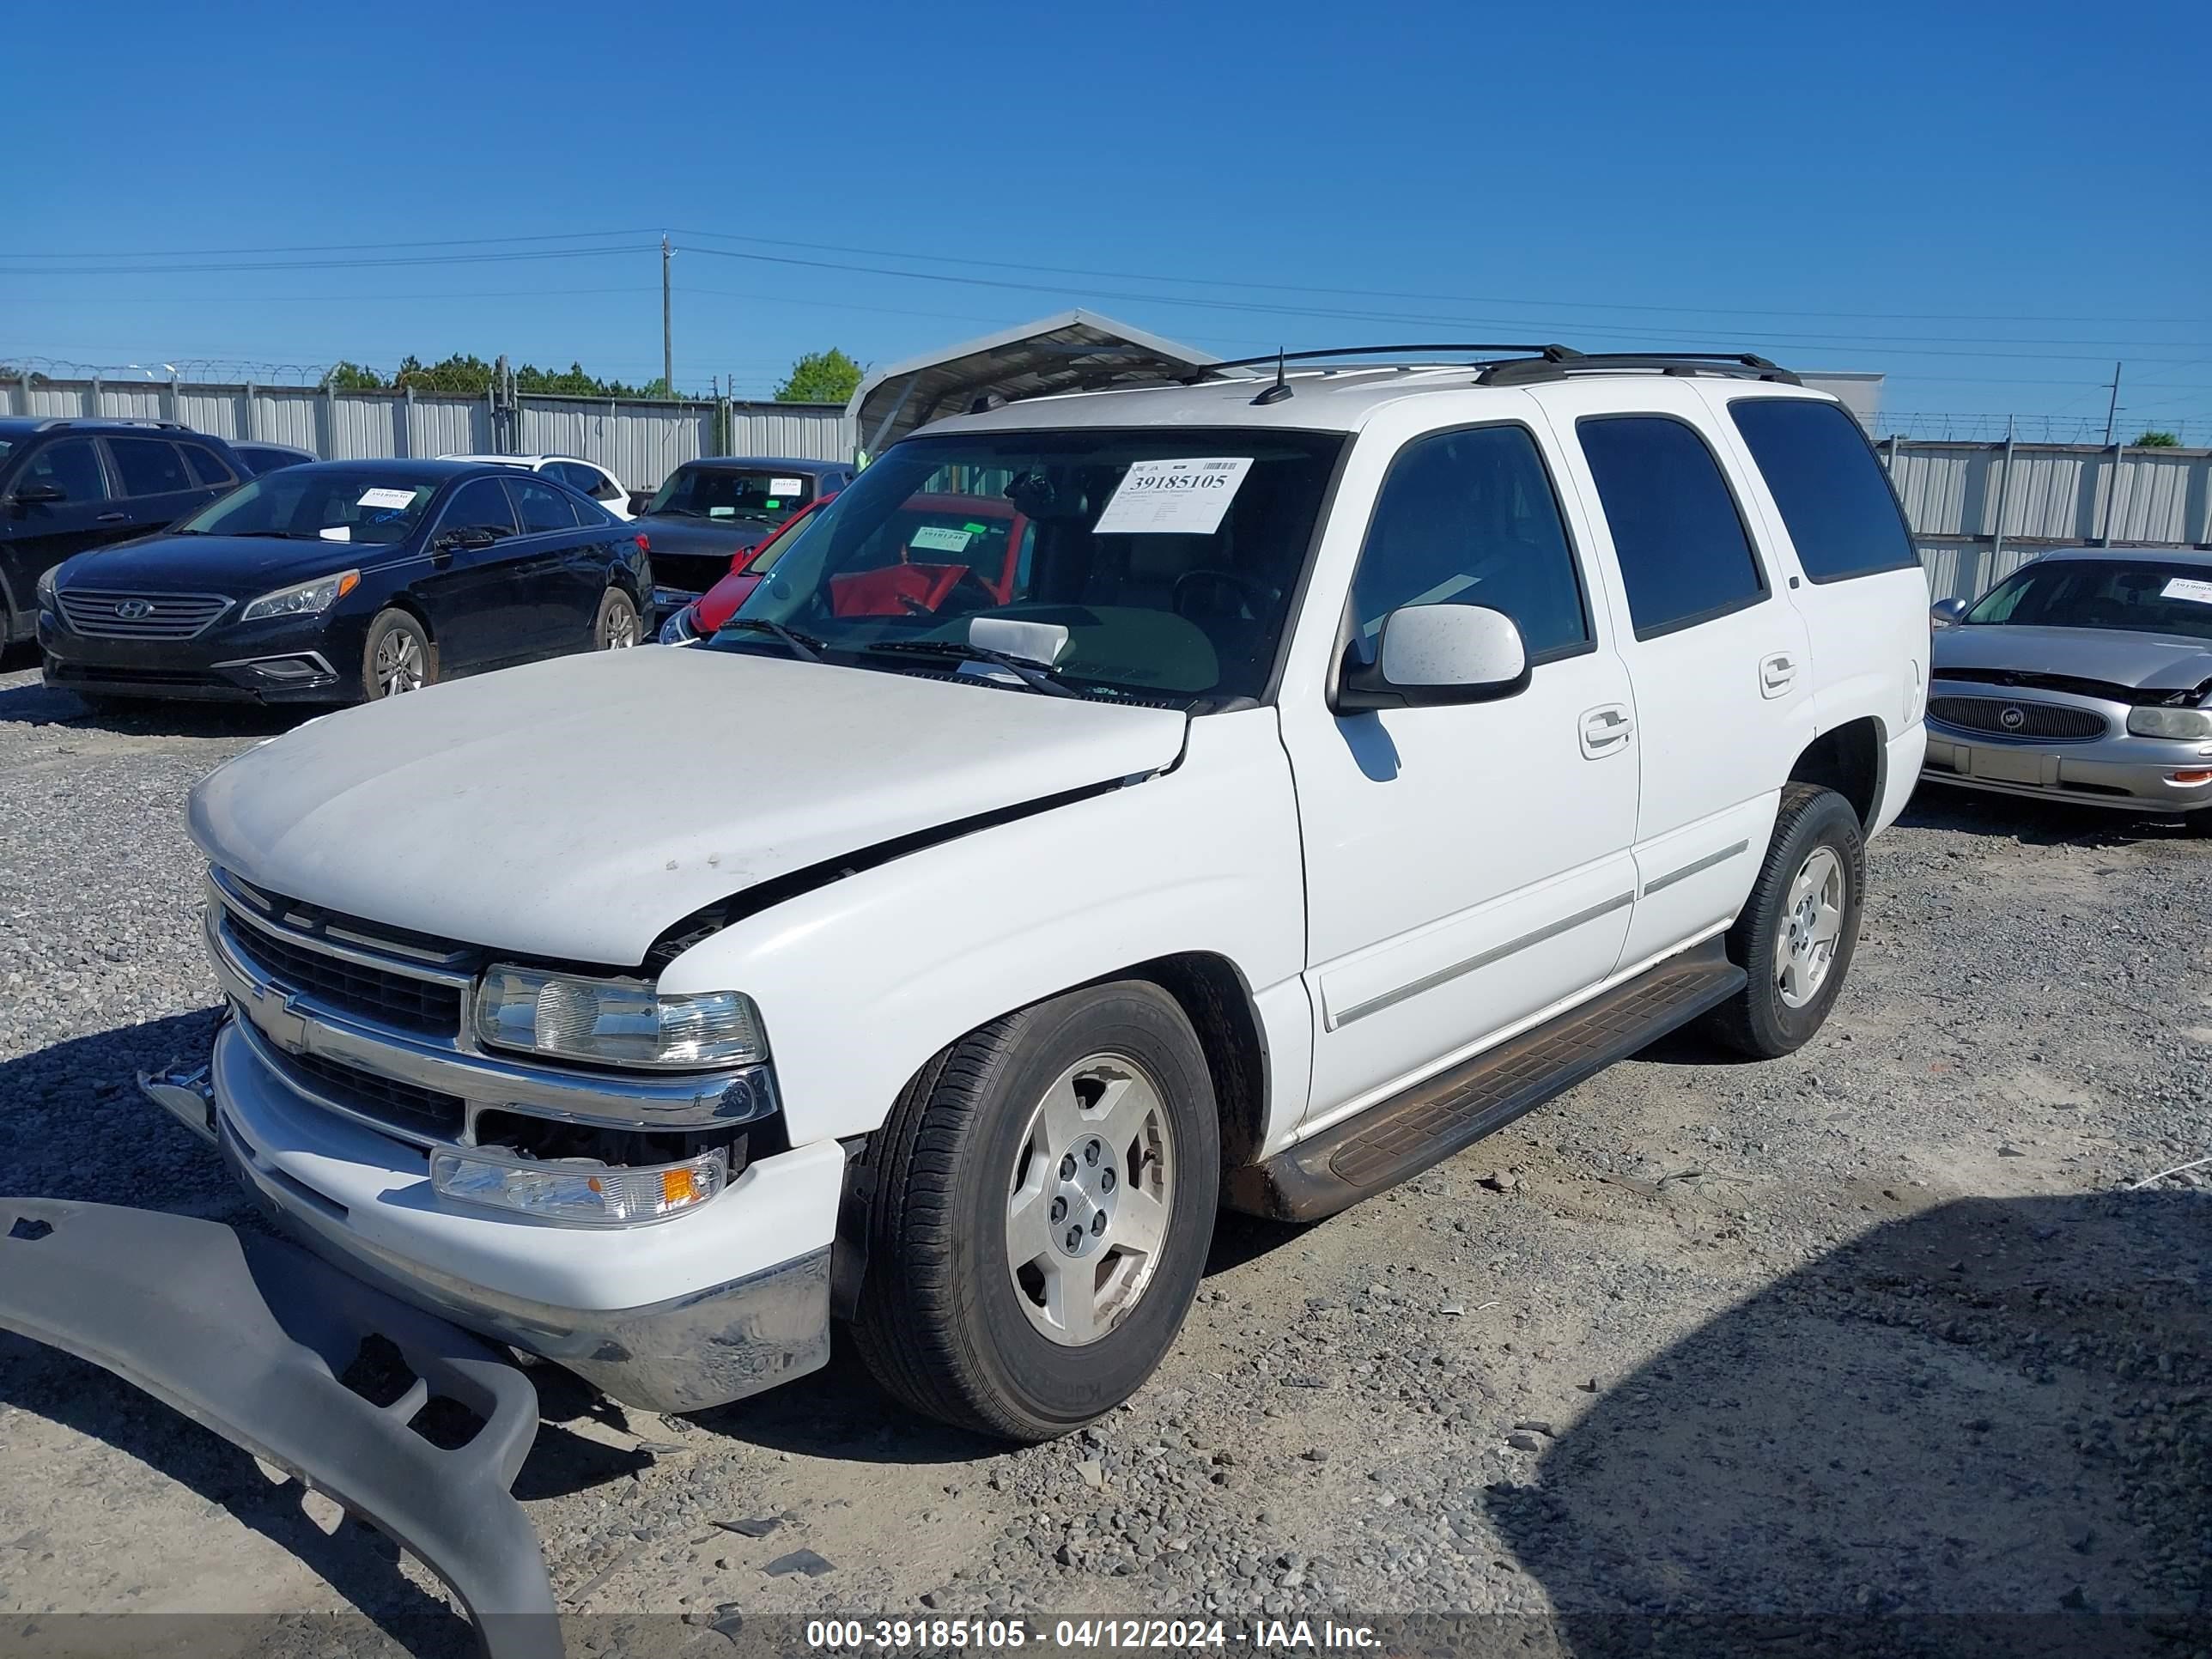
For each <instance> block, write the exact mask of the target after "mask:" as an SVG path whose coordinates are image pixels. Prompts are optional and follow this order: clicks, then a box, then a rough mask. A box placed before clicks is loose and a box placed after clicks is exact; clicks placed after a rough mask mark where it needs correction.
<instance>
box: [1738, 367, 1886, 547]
mask: <svg viewBox="0 0 2212 1659" xmlns="http://www.w3.org/2000/svg"><path fill="white" fill-rule="evenodd" d="M1729 417H1730V418H1731V419H1732V420H1734V421H1735V429H1736V430H1737V431H1738V432H1740V433H1741V434H1742V435H1743V441H1744V444H1745V447H1747V448H1748V449H1749V450H1750V451H1751V456H1752V459H1753V460H1754V461H1756V462H1757V463H1758V464H1759V473H1760V476H1762V477H1764V478H1765V480H1766V488H1767V489H1768V491H1769V493H1771V495H1773V497H1774V505H1775V506H1776V507H1778V508H1779V509H1780V510H1781V513H1782V522H1783V524H1784V526H1785V527H1787V529H1788V530H1789V532H1790V541H1791V542H1792V543H1794V544H1796V549H1797V562H1798V563H1799V564H1801V565H1802V566H1803V567H1804V568H1805V574H1806V576H1807V577H1808V579H1810V580H1813V581H1816V582H1834V581H1843V580H1846V579H1848V578H1850V577H1852V576H1871V575H1875V574H1877V573H1879V572H1881V571H1885V570H1911V569H1912V568H1915V567H1917V565H1918V564H1919V562H1920V559H1919V556H1918V555H1917V554H1916V553H1915V552H1914V551H1913V550H1912V538H1911V535H1910V533H1909V532H1907V531H1906V529H1905V514H1904V513H1902V512H1901V511H1899V508H1898V505H1897V496H1896V495H1895V494H1894V493H1893V491H1892V490H1891V489H1890V487H1889V479H1888V477H1887V476H1886V475H1885V474H1884V473H1883V471H1882V470H1881V462H1880V461H1878V460H1876V459H1875V453H1874V451H1873V449H1872V448H1871V447H1869V445H1868V443H1867V441H1866V435H1865V434H1864V433H1863V432H1862V431H1861V430H1860V429H1859V423H1858V422H1857V421H1855V420H1853V419H1852V418H1851V416H1850V414H1849V413H1848V412H1847V411H1846V410H1844V409H1843V408H1841V407H1840V406H1839V405H1838V404H1826V403H1814V402H1813V401H1812V400H1810V399H1809V398H1738V399H1736V400H1735V402H1734V403H1731V404H1729Z"/></svg>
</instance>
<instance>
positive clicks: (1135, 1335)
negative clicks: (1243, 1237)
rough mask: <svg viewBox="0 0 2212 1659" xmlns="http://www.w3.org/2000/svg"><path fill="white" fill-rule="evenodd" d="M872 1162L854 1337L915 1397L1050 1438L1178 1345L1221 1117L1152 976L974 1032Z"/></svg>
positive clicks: (926, 1405)
mask: <svg viewBox="0 0 2212 1659" xmlns="http://www.w3.org/2000/svg"><path fill="white" fill-rule="evenodd" d="M864 1158H865V1164H866V1166H868V1173H869V1174H871V1175H872V1177H873V1197H872V1201H871V1203H870V1205H869V1208H868V1214H867V1222H866V1229H867V1240H868V1254H867V1272H866V1278H865V1279H864V1280H863V1282H862V1285H861V1288H860V1305H859V1308H858V1310H857V1316H856V1318H855V1321H854V1329H853V1334H854V1340H855V1344H856V1346H858V1348H859V1350H860V1356H861V1358H862V1359H863V1360H864V1361H865V1362H866V1364H867V1367H868V1369H869V1370H871V1371H872V1372H873V1373H874V1374H875V1376H876V1378H877V1380H878V1382H879V1383H882V1385H883V1386H884V1389H885V1390H886V1391H887V1392H888V1393H890V1395H893V1396H895V1397H896V1399H898V1400H899V1401H901V1402H902V1403H903V1404H905V1405H906V1406H908V1407H911V1408H912V1409H914V1410H915V1411H917V1412H920V1413H923V1414H925V1415H927V1416H930V1417H934V1418H937V1419H939V1420H940V1421H943V1422H946V1423H951V1424H953V1425H957V1426H958V1427H961V1428H965V1429H970V1430H973V1431H976V1432H978V1433H981V1434H987V1435H992V1436H996V1437H1003V1438H1005V1439H1009V1440H1020V1441H1036V1440H1048V1439H1051V1438H1053V1437H1054V1436H1057V1435H1062V1434H1066V1433H1067V1432H1068V1431H1071V1430H1073V1429H1079V1428H1080V1427H1082V1426H1083V1425H1085V1424H1086V1423H1090V1422H1092V1421H1095V1420H1096V1419H1098V1418H1099V1417H1101V1416H1103V1414H1104V1413H1107V1412H1109V1411H1111V1410H1112V1409H1113V1408H1114V1407H1115V1406H1118V1405H1119V1404H1121V1401H1124V1400H1126V1399H1127V1398H1128V1397H1129V1396H1130V1395H1132V1394H1133V1393H1135V1392H1136V1391H1137V1389H1139V1388H1140V1387H1141V1386H1142V1385H1143V1384H1144V1382H1145V1380H1146V1378H1147V1377H1149V1376H1151V1375H1152V1371H1153V1370H1154V1368H1156V1367H1157V1366H1158V1364H1159V1363H1160V1361H1161V1359H1162V1358H1164V1356H1165V1355H1166V1353H1167V1352H1168V1350H1169V1349H1170V1347H1171V1346H1174V1343H1175V1340H1176V1334H1177V1333H1178V1332H1179V1331H1180V1330H1181V1329H1182V1322H1183V1318H1184V1316H1185V1315H1186V1314H1187V1313H1188V1311H1189V1309H1190V1304H1191V1299H1192V1297H1194V1295H1196V1293H1197V1291H1198V1282H1199V1278H1200V1274H1201V1273H1203V1271H1204V1270H1205V1267H1206V1249H1207V1247H1208V1244H1209V1243H1210V1242H1211V1240H1212V1234H1213V1217H1214V1211H1215V1202H1216V1199H1217V1197H1218V1188H1219V1184H1220V1164H1221V1142H1220V1121H1219V1118H1218V1113H1217V1109H1216V1106H1215V1103H1214V1097H1213V1086H1212V1079H1211V1075H1210V1073H1208V1071H1207V1069H1206V1055H1205V1053H1204V1051H1203V1050H1202V1049H1201V1048H1200V1045H1199V1041H1198V1037H1197V1035H1196V1033H1195V1032H1194V1031H1193V1030H1191V1026H1190V1022H1189V1020H1188V1019H1187V1018H1185V1017H1184V1015H1183V1012H1182V1008H1181V1007H1180V1006H1178V1005H1177V1004H1176V1001H1175V1000H1174V999H1173V998H1172V997H1170V996H1169V995H1168V994H1167V993H1166V992H1164V991H1163V990H1161V989H1160V987H1158V986H1157V985H1154V984H1152V983H1150V982H1149V981H1138V980H1129V981H1120V982H1118V983H1115V984H1111V985H1102V986H1094V987H1090V988H1088V989H1085V990H1081V991H1074V992H1071V993H1069V994H1066V996H1061V997H1055V998H1054V999H1053V1000H1051V1001H1049V1002H1043V1003H1039V1004H1038V1005H1036V1006H1035V1007H1031V1008H1025V1009H1024V1010H1022V1011H1021V1012H1018V1013H1015V1014H1010V1015H1008V1016H1007V1017H1006V1018H1004V1019H1000V1020H994V1021H993V1022H992V1023H991V1024H988V1025H986V1026H984V1027H982V1028H981V1030H976V1031H973V1032H970V1033H969V1035H968V1036H965V1037H963V1038H962V1039H961V1040H960V1041H959V1042H956V1043H954V1044H953V1045H952V1046H951V1048H948V1049H946V1050H945V1052H944V1053H942V1054H939V1055H938V1056H937V1057H936V1058H935V1059H934V1060H932V1061H931V1062H930V1064H929V1065H928V1066H925V1067H924V1068H923V1069H922V1071H921V1074H920V1075H919V1076H917V1077H916V1078H915V1080H914V1081H913V1082H912V1083H910V1084H909V1085H908V1086H907V1089H906V1091H904V1092H903V1093H902V1095H901V1096H900V1097H899V1100H898V1103H896V1105H895V1106H894V1107H893V1108H892V1110H891V1115H890V1120H889V1121H887V1122H886V1123H885V1125H884V1128H883V1130H882V1131H881V1133H878V1135H876V1136H875V1137H874V1138H873V1139H872V1141H871V1143H870V1145H869V1147H868V1150H867V1152H866V1154H865V1155H864ZM1018 1258H1019V1259H1018Z"/></svg>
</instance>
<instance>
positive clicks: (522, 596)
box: [38, 461, 653, 703]
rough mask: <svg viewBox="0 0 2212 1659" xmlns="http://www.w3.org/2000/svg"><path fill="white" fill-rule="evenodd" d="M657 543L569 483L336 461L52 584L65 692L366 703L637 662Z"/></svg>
mask: <svg viewBox="0 0 2212 1659" xmlns="http://www.w3.org/2000/svg"><path fill="white" fill-rule="evenodd" d="M652 591H653V574H652V568H651V566H650V565H649V563H648V562H647V553H646V544H645V538H644V537H642V536H641V535H640V534H638V533H637V532H636V531H635V530H634V529H633V528H632V527H631V526H629V525H627V524H624V523H623V521H622V520H619V519H617V518H616V517H615V516H614V515H613V514H612V513H609V512H608V511H607V510H606V509H605V507H601V506H599V503H598V502H596V501H592V500H590V499H588V498H587V497H586V496H584V495H579V494H578V493H577V492H576V491H574V490H573V489H568V487H567V486H566V485H563V484H561V483H556V482H555V481H553V480H552V479H550V478H545V477H538V476H534V475H532V474H529V473H522V472H517V471H514V470H513V468H511V467H504V466H495V465H482V464H478V463H464V462H453V461H317V462H313V463H312V464H309V465H301V466H288V467H285V468H283V469H282V470H281V471H276V472H271V473H269V474H267V475H266V476H264V477H258V478H256V479H254V480H253V481H252V483H247V484H244V485H241V486H240V487H239V488H238V489H234V490H232V491H231V492H230V493H229V494H228V495H225V496H223V497H222V499H221V500H219V501H213V502H211V503H210V504H209V505H208V506H207V507H204V508H202V509H201V510H200V511H199V512H197V513H194V514H193V515H192V516H191V517H190V518H188V519H185V520H183V521H182V522H181V523H179V524H178V525H176V526H173V528H171V529H169V530H167V531H164V532H161V534H159V535H156V536H149V537H144V538H141V539H139V540H137V541H133V542H125V543H124V544H121V545H119V546H116V547H111V548H106V549H102V550H99V551H97V552H92V553H84V554H80V555H78V556H76V557H75V558H72V559H69V560H67V561H65V562H63V563H62V564H60V565H58V566H57V567H56V568H54V569H53V570H52V571H50V572H49V573H48V574H47V575H46V578H45V579H44V580H41V581H40V584H39V592H38V609H39V624H38V635H39V644H40V647H42V648H43V650H44V651H45V653H46V684H49V685H55V686H60V687H63V688H64V689H65V690H71V691H76V692H81V693H83V694H85V695H87V696H92V697H100V696H107V697H149V696H150V697H196V698H212V699H226V700H233V701H247V702H311V703H312V702H352V701H354V700H356V699H357V698H362V697H372V698H373V697H386V696H395V695H397V694H398V693H399V692H402V691H412V690H417V689H419V688H421V687H422V686H425V685H428V684H432V683H434V682H435V681H437V680H441V679H453V678H459V677H460V676H462V675H465V674H474V673H478V672H481V671H483V670H486V669H490V668H498V667H502V666H504V665H507V664H509V663H517V662H527V661H531V660H532V659H537V658H540V657H557V656H562V655H564V654H566V653H569V652H572V651H583V650H591V649H599V650H608V649H614V648H617V647H623V646H629V645H635V644H636V643H637V642H638V641H639V640H640V639H641V636H642V631H643V630H642V627H641V620H640V617H641V610H642V608H643V606H644V605H645V603H646V602H647V596H648V595H649V594H650V593H651V592H652Z"/></svg>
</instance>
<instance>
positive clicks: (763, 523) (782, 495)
mask: <svg viewBox="0 0 2212 1659" xmlns="http://www.w3.org/2000/svg"><path fill="white" fill-rule="evenodd" d="M853 472H854V468H853V466H852V465H851V464H850V463H849V462H846V461H805V460H794V459H788V458H784V457H779V456H757V455H755V456H746V455H711V456H707V457H704V458H702V459H699V460H696V461H686V462H684V465H681V466H679V467H678V468H677V469H676V471H673V472H671V473H670V474H669V475H668V477H667V479H666V480H665V482H664V483H662V484H661V486H660V488H659V489H656V490H654V491H653V499H652V500H651V501H645V502H643V503H642V504H641V505H639V506H638V507H637V516H636V517H635V518H634V519H633V520H630V522H631V523H632V524H634V525H635V526H636V527H637V528H638V529H640V530H641V531H643V532H645V533H646V538H647V541H648V542H649V543H650V544H652V548H653V572H654V574H655V576H656V578H657V579H658V580H659V583H660V591H659V592H658V593H656V594H655V595H654V596H653V600H654V605H653V608H654V611H656V613H658V614H659V615H661V616H665V615H667V614H669V613H670V612H671V611H680V610H682V609H683V608H684V606H685V605H689V604H690V603H691V601H692V600H694V599H697V598H698V597H699V596H700V595H701V594H702V593H703V592H706V591H707V590H708V588H710V587H712V586H714V584H715V583H716V582H718V581H720V580H722V578H723V577H725V576H726V575H728V574H730V572H731V571H732V570H733V569H735V568H737V567H736V565H735V564H733V563H732V560H733V559H735V558H736V557H737V556H738V554H740V553H745V552H750V550H752V549H754V548H756V547H758V546H759V545H760V544H762V543H763V542H764V541H766V540H767V539H768V538H769V537H770V536H773V535H774V534H775V532H777V531H778V530H779V529H781V527H782V526H783V524H784V521H785V520H787V519H789V518H790V517H791V516H792V514H793V513H797V512H798V511H799V509H800V508H801V507H805V505H806V504H807V503H808V502H809V501H813V500H814V499H815V498H816V497H817V496H821V495H835V494H836V492H837V491H839V490H841V489H843V488H844V487H845V486H846V485H847V484H848V483H852V482H853Z"/></svg>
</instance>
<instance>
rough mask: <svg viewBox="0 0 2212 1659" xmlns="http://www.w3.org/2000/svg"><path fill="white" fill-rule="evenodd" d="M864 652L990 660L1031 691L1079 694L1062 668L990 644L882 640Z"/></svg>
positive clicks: (993, 664) (866, 647) (1054, 694)
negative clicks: (1062, 676)
mask: <svg viewBox="0 0 2212 1659" xmlns="http://www.w3.org/2000/svg"><path fill="white" fill-rule="evenodd" d="M860 648H861V649H862V650H863V651H904V652H912V653H915V654H917V655H930V656H939V657H957V658H959V659H960V660H961V661H963V662H987V663H989V664H990V665H992V666H993V667H994V668H1003V669H1005V670H1006V671H1007V672H1008V673H1009V674H1012V676H1013V677H1014V678H1016V679H1018V680H1019V681H1021V683H1022V684H1024V685H1026V686H1028V687H1029V688H1030V690H1032V691H1042V692H1045V693H1047V694H1048V695H1050V696H1055V697H1079V696H1082V695H1083V693H1081V692H1080V691H1077V690H1073V689H1071V688H1070V687H1068V686H1065V685H1062V684H1060V678H1059V677H1060V672H1061V671H1060V669H1058V668H1055V667H1054V666H1053V665H1051V664H1049V663H1042V662H1036V661H1034V660H1032V659H1030V658H1028V657H1017V656H1015V655H1014V654H1013V653H1012V652H1010V651H994V650H992V649H991V647H988V646H987V645H971V644H969V642H968V641H966V640H879V641H877V642H876V643H875V644H873V645H866V646H862V647H860Z"/></svg>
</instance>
